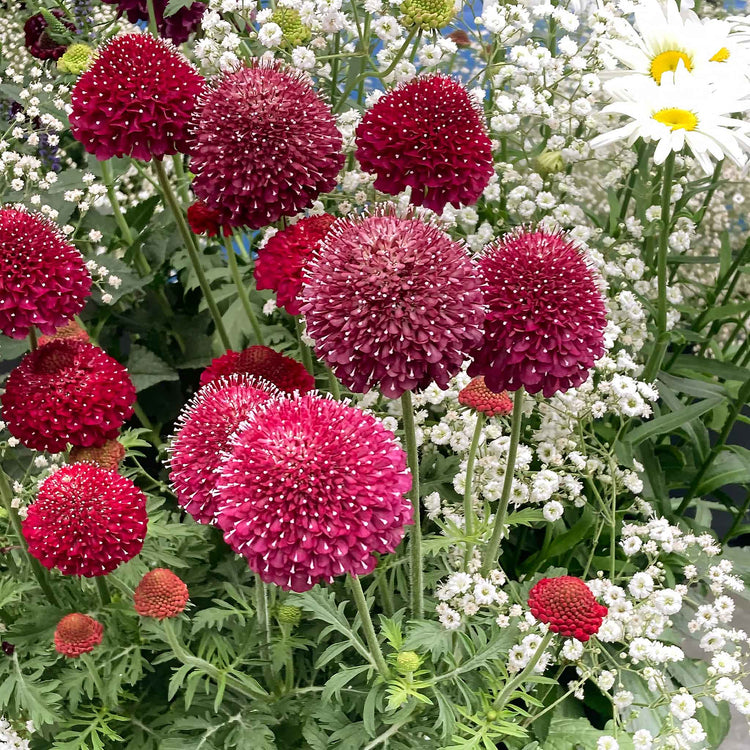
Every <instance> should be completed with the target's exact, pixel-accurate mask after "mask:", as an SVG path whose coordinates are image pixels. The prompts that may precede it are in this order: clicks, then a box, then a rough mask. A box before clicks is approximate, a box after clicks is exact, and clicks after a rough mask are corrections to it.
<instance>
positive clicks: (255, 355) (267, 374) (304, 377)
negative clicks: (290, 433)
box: [200, 346, 315, 393]
mask: <svg viewBox="0 0 750 750" xmlns="http://www.w3.org/2000/svg"><path fill="white" fill-rule="evenodd" d="M233 373H242V374H245V375H254V376H255V377H256V378H261V379H262V380H265V381H267V382H269V383H271V385H274V386H276V387H277V388H278V389H279V390H280V391H283V392H284V393H307V392H308V391H311V390H312V389H313V388H315V379H314V378H313V376H312V375H310V373H309V372H308V371H307V370H306V369H305V366H304V365H303V364H302V363H301V362H297V360H296V359H292V358H291V357H285V356H284V355H283V354H279V353H278V352H277V351H274V350H273V349H271V348H270V347H268V346H249V347H248V348H247V349H244V350H243V351H241V352H233V351H228V352H227V353H226V354H222V355H221V356H220V357H216V359H214V360H213V361H212V362H211V364H210V365H209V366H208V367H207V368H206V369H205V370H204V371H203V372H202V373H201V381H200V382H201V385H206V383H210V382H211V381H212V380H215V379H216V378H221V377H224V376H225V375H231V374H233Z"/></svg>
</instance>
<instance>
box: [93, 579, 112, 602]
mask: <svg viewBox="0 0 750 750" xmlns="http://www.w3.org/2000/svg"><path fill="white" fill-rule="evenodd" d="M96 590H97V591H98V592H99V598H100V599H101V600H102V605H103V606H105V607H106V606H107V605H108V604H111V603H112V597H111V596H110V595H109V586H108V585H107V579H106V578H105V577H104V576H97V577H96Z"/></svg>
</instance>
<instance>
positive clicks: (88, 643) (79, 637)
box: [55, 612, 104, 659]
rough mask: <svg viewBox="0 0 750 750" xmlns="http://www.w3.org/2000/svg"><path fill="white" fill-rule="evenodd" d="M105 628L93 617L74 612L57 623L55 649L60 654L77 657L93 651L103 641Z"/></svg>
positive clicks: (71, 657)
mask: <svg viewBox="0 0 750 750" xmlns="http://www.w3.org/2000/svg"><path fill="white" fill-rule="evenodd" d="M103 632H104V628H103V627H102V624H101V623H100V622H97V621H96V620H95V619H94V618H93V617H89V616H88V615H82V614H81V613H80V612H72V613H71V614H69V615H65V617H63V618H62V620H60V622H58V623H57V627H56V628H55V650H56V651H57V653H58V654H62V655H63V656H67V657H68V658H70V659H76V658H78V657H79V656H80V655H81V654H87V653H89V651H93V650H94V648H95V647H96V646H98V645H99V644H100V643H101V642H102V633H103Z"/></svg>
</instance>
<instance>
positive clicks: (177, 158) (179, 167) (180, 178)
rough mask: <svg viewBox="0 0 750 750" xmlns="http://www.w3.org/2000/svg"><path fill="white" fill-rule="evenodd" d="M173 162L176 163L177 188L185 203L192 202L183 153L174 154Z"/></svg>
mask: <svg viewBox="0 0 750 750" xmlns="http://www.w3.org/2000/svg"><path fill="white" fill-rule="evenodd" d="M172 164H173V165H174V173H175V176H176V177H177V190H178V192H179V193H180V198H181V199H182V202H183V203H184V204H188V203H190V192H189V190H188V181H187V177H186V176H185V167H184V166H183V164H182V154H173V155H172Z"/></svg>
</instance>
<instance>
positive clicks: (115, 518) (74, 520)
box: [22, 463, 148, 578]
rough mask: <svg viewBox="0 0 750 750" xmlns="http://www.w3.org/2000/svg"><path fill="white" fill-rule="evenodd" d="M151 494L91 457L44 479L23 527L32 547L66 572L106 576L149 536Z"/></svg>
mask: <svg viewBox="0 0 750 750" xmlns="http://www.w3.org/2000/svg"><path fill="white" fill-rule="evenodd" d="M147 523H148V517H147V516H146V496H145V495H144V494H143V492H141V491H140V490H139V489H138V487H136V486H135V485H134V484H133V482H132V481H131V480H130V479H127V478H126V477H123V476H121V475H120V474H117V473H116V472H114V471H108V470H107V469H102V468H101V467H100V466H97V465H96V464H91V463H80V464H66V465H65V466H63V467H61V468H60V469H58V470H57V471H56V472H55V473H54V474H51V475H50V476H49V477H47V479H45V480H44V481H43V482H42V484H41V486H40V487H39V494H38V495H37V498H36V500H35V501H34V502H33V503H31V505H30V506H29V509H28V513H27V515H26V518H25V519H24V521H23V524H22V531H23V535H24V538H25V539H26V542H27V544H28V545H29V552H30V553H31V554H32V555H34V557H36V558H37V560H39V561H40V562H41V563H42V565H44V566H45V567H46V568H50V569H51V568H57V569H58V570H59V571H60V572H61V573H62V574H63V575H66V576H86V577H87V578H91V577H93V576H102V575H106V574H107V573H111V572H112V571H113V570H114V569H115V568H116V567H117V566H118V565H120V564H121V563H124V562H127V561H128V560H130V559H131V558H133V557H135V556H136V555H137V554H138V553H139V552H140V551H141V548H142V547H143V540H144V538H145V536H146V525H147Z"/></svg>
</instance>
